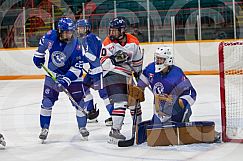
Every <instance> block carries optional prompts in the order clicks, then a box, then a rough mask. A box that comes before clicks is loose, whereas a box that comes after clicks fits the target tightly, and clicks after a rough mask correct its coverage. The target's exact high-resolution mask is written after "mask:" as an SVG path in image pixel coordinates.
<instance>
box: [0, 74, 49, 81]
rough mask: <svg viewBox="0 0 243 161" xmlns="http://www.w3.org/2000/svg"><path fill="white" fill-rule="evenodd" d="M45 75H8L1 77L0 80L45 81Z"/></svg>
mask: <svg viewBox="0 0 243 161" xmlns="http://www.w3.org/2000/svg"><path fill="white" fill-rule="evenodd" d="M44 77H45V76H44V75H8V76H0V80H22V79H44Z"/></svg>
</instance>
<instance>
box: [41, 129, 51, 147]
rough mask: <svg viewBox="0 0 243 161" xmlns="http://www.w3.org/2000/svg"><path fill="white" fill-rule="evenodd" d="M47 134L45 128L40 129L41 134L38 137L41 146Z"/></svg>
mask: <svg viewBox="0 0 243 161" xmlns="http://www.w3.org/2000/svg"><path fill="white" fill-rule="evenodd" d="M48 132H49V130H48V129H46V128H43V129H41V133H40V135H39V138H40V139H41V141H42V142H41V143H42V144H43V143H44V141H45V140H46V138H47V135H48Z"/></svg>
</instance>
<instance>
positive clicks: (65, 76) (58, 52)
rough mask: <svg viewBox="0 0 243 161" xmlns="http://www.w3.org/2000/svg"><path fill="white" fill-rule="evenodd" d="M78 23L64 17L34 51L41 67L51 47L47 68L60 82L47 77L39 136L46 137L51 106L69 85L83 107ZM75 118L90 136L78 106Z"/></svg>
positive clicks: (72, 93) (83, 132) (84, 133)
mask: <svg viewBox="0 0 243 161" xmlns="http://www.w3.org/2000/svg"><path fill="white" fill-rule="evenodd" d="M74 31H75V24H74V22H73V20H72V19H70V18H61V19H60V20H59V21H58V27H57V30H50V31H49V32H47V34H45V35H44V36H43V37H42V38H41V39H40V42H39V47H38V49H37V51H36V53H35V54H34V57H33V61H34V64H35V65H36V66H37V67H38V68H41V67H42V64H44V63H45V55H46V53H45V51H46V50H48V51H49V61H48V68H49V69H50V70H51V72H52V73H53V74H54V75H55V76H56V78H57V82H54V81H53V80H52V79H51V77H49V76H46V77H45V83H44V90H43V91H44V92H43V99H42V105H41V112H40V126H41V133H40V135H39V138H40V139H41V140H43V141H44V140H45V139H46V138H47V135H48V132H49V126H50V121H51V113H52V107H53V105H54V103H55V102H56V101H57V100H58V96H59V92H62V91H63V90H64V88H66V89H67V90H68V91H69V93H70V94H71V96H72V97H73V98H74V100H75V101H76V102H77V103H80V106H81V107H83V106H84V105H83V102H82V101H81V100H82V98H83V90H82V80H80V76H82V68H83V55H82V50H81V46H80V44H79V43H78V40H77V39H76V38H74ZM76 118H77V122H78V128H79V132H80V134H81V135H82V137H83V138H84V139H87V137H88V136H89V132H88V131H87V129H86V128H85V126H86V123H87V117H86V115H84V113H83V112H82V111H81V110H80V109H79V108H78V107H76Z"/></svg>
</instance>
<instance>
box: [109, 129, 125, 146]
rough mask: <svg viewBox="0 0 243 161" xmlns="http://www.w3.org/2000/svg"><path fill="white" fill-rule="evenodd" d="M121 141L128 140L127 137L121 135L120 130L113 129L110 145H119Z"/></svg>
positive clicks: (110, 135) (110, 134)
mask: <svg viewBox="0 0 243 161" xmlns="http://www.w3.org/2000/svg"><path fill="white" fill-rule="evenodd" d="M119 140H126V137H125V136H124V135H122V134H121V133H120V130H117V129H113V128H112V129H111V131H110V133H109V140H108V143H111V144H118V141H119Z"/></svg>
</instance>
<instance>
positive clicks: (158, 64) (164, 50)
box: [154, 46, 174, 73]
mask: <svg viewBox="0 0 243 161" xmlns="http://www.w3.org/2000/svg"><path fill="white" fill-rule="evenodd" d="M163 59H164V60H163ZM173 60H174V56H173V51H172V48H171V47H169V46H161V47H159V48H158V49H157V50H156V51H155V53H154V62H155V72H156V73H157V72H160V71H162V70H163V69H165V68H166V67H168V66H170V65H173V64H174V63H173Z"/></svg>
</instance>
